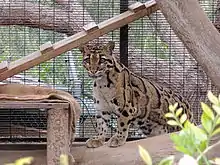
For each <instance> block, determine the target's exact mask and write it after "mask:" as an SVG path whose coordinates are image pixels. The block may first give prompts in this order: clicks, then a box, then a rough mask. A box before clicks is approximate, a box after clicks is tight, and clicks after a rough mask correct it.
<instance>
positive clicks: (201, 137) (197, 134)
mask: <svg viewBox="0 0 220 165" xmlns="http://www.w3.org/2000/svg"><path fill="white" fill-rule="evenodd" d="M190 129H191V133H192V134H193V136H194V140H195V141H194V143H195V144H196V143H200V142H202V141H206V140H207V139H208V136H207V134H206V133H205V132H204V131H203V130H202V129H201V128H199V127H196V126H195V125H191V127H190Z"/></svg>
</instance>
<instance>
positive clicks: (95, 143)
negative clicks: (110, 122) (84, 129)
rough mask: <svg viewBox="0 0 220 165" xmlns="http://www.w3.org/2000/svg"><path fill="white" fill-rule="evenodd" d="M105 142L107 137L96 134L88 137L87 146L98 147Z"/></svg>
mask: <svg viewBox="0 0 220 165" xmlns="http://www.w3.org/2000/svg"><path fill="white" fill-rule="evenodd" d="M104 143H105V138H103V137H98V136H96V137H92V138H90V139H88V140H87V141H86V146H87V147H88V148H97V147H100V146H102V145H104Z"/></svg>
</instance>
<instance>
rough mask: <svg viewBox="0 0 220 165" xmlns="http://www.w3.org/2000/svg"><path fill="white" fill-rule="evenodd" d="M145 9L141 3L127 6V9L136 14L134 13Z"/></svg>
mask: <svg viewBox="0 0 220 165" xmlns="http://www.w3.org/2000/svg"><path fill="white" fill-rule="evenodd" d="M145 7H146V6H145V5H144V4H143V3H141V2H136V3H134V4H132V5H130V6H128V9H129V10H131V11H133V12H135V13H136V12H138V11H140V10H143V9H144V8H145Z"/></svg>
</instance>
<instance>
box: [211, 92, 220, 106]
mask: <svg viewBox="0 0 220 165" xmlns="http://www.w3.org/2000/svg"><path fill="white" fill-rule="evenodd" d="M208 99H209V101H211V103H213V104H215V105H218V104H219V100H218V98H217V97H216V96H215V95H213V93H212V92H211V91H208Z"/></svg>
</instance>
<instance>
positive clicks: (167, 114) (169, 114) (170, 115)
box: [165, 113, 174, 118]
mask: <svg viewBox="0 0 220 165" xmlns="http://www.w3.org/2000/svg"><path fill="white" fill-rule="evenodd" d="M165 117H166V118H169V117H172V118H173V117H174V115H173V114H172V113H166V114H165Z"/></svg>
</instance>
